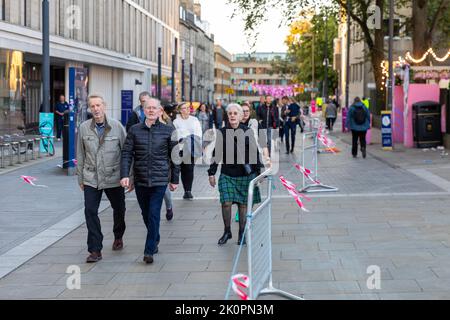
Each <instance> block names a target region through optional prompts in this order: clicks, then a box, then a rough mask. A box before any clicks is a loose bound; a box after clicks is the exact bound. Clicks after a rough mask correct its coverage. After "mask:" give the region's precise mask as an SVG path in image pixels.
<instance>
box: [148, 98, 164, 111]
mask: <svg viewBox="0 0 450 320" xmlns="http://www.w3.org/2000/svg"><path fill="white" fill-rule="evenodd" d="M150 101H156V106H157V107H158V108H160V109H163V107H162V105H161V100H159V99H156V98H153V97H150V99H148V100H147V101H146V102H145V105H144V107H146V106H147V105H148V104H149V102H150Z"/></svg>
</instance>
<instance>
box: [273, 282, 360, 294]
mask: <svg viewBox="0 0 450 320" xmlns="http://www.w3.org/2000/svg"><path fill="white" fill-rule="evenodd" d="M280 289H281V290H285V291H287V292H290V293H293V294H297V295H298V294H304V295H306V294H333V293H334V294H342V293H361V289H360V287H359V285H358V282H356V281H311V282H281V283H280Z"/></svg>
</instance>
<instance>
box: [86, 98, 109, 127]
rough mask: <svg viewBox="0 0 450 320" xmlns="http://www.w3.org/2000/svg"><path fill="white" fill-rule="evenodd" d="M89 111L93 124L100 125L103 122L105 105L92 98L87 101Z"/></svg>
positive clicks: (101, 101)
mask: <svg viewBox="0 0 450 320" xmlns="http://www.w3.org/2000/svg"><path fill="white" fill-rule="evenodd" d="M89 109H90V110H91V113H92V116H93V117H94V120H95V122H97V123H102V122H103V121H104V120H105V109H106V108H105V104H104V102H103V100H102V99H100V98H92V99H90V101H89Z"/></svg>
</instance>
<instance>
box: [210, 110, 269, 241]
mask: <svg viewBox="0 0 450 320" xmlns="http://www.w3.org/2000/svg"><path fill="white" fill-rule="evenodd" d="M227 114H228V119H229V122H228V125H227V126H226V127H224V128H222V129H221V130H219V132H218V133H217V134H218V135H219V134H220V135H222V139H219V140H221V141H222V143H221V145H219V144H216V146H215V149H214V154H213V159H214V162H213V163H212V164H211V166H210V168H209V170H208V175H209V184H210V185H211V187H213V188H215V186H216V177H215V175H216V173H217V169H218V166H219V164H222V169H221V174H220V178H219V193H220V202H221V204H222V218H223V222H224V227H225V231H224V234H223V236H222V237H221V238H220V239H219V242H218V244H219V245H224V244H226V243H227V242H228V240H230V239H232V238H233V236H232V233H231V207H232V205H233V204H237V205H238V207H239V241H238V245H241V244H245V238H244V231H245V226H246V223H247V217H246V215H247V204H248V189H249V186H250V182H251V181H252V180H253V179H255V178H256V177H257V176H258V175H259V174H260V172H261V167H263V165H262V164H261V161H260V157H259V153H258V147H257V142H256V140H255V138H254V134H245V133H246V132H247V131H248V130H251V129H250V128H249V127H247V126H245V125H243V124H242V123H241V121H242V119H243V110H242V107H241V106H240V105H238V104H230V105H229V106H228V108H227ZM237 130H241V134H242V135H245V144H244V146H245V150H240V149H239V150H238V143H237V141H236V140H237V139H238V138H237V137H238V136H239V132H236V131H237ZM230 133H231V134H230ZM230 137H231V139H230ZM219 148H221V149H222V150H220V149H219ZM231 150H234V151H233V154H234V157H233V159H228V158H231V157H230V156H228V157H227V153H229V152H230V151H231ZM216 154H221V155H222V156H221V158H220V159H216V158H215V155H216ZM255 155H256V156H257V157H256V159H257V161H255V162H256V163H254V164H251V163H250V162H251V161H250V159H252V158H253V157H254V156H255ZM253 200H254V201H253V203H254V204H257V203H260V202H261V195H260V191H259V188H255V193H254V199H253Z"/></svg>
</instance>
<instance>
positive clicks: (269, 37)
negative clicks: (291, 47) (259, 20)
mask: <svg viewBox="0 0 450 320" xmlns="http://www.w3.org/2000/svg"><path fill="white" fill-rule="evenodd" d="M200 3H201V4H202V20H206V21H208V22H209V23H210V25H211V30H210V31H211V32H212V33H213V34H214V37H215V42H216V44H219V45H221V46H222V47H223V48H224V49H225V50H227V51H228V52H230V53H232V54H235V53H244V52H250V51H251V50H250V46H249V44H248V43H247V37H246V36H245V34H244V23H243V22H242V18H239V17H235V18H234V19H233V20H231V15H232V14H233V6H232V5H229V4H227V0H200ZM270 16H271V21H270V22H266V23H264V24H263V25H262V26H261V27H260V28H259V29H258V31H259V32H260V34H259V37H258V42H257V45H256V48H255V49H256V51H257V52H285V51H286V50H287V48H286V45H285V44H284V40H285V38H286V36H287V34H288V33H289V28H288V27H287V26H284V25H283V26H282V27H281V28H279V27H278V26H279V24H280V21H281V14H280V12H278V11H277V10H273V12H271V13H270Z"/></svg>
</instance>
